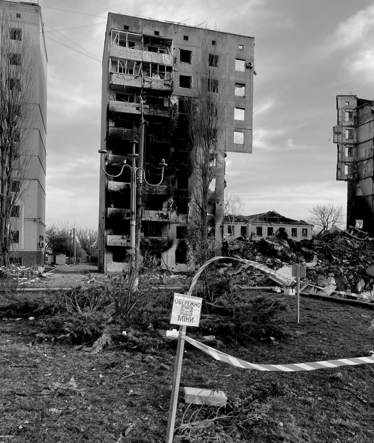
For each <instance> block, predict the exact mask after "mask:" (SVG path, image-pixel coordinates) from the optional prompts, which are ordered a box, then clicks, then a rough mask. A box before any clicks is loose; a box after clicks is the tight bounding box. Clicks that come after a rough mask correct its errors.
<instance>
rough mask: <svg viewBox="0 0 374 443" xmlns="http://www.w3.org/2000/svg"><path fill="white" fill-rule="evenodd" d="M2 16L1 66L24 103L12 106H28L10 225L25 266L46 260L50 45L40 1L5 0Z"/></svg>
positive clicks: (0, 1) (15, 258) (15, 257)
mask: <svg viewBox="0 0 374 443" xmlns="http://www.w3.org/2000/svg"><path fill="white" fill-rule="evenodd" d="M0 19H1V23H2V32H1V33H0V35H1V37H0V39H3V41H1V42H0V44H1V51H2V52H1V60H2V61H1V63H2V64H3V67H4V66H5V65H6V64H8V65H9V66H8V67H7V69H8V71H7V72H8V73H7V74H4V72H5V71H4V72H3V71H2V72H3V74H4V78H3V81H4V82H7V84H8V85H9V89H10V90H11V91H14V88H15V89H16V90H17V91H21V92H22V93H20V94H19V95H18V96H17V94H16V93H14V100H15V101H16V100H18V101H19V103H16V104H15V105H14V109H13V111H12V112H17V106H19V107H22V108H23V109H22V110H21V111H20V115H22V123H20V127H19V128H17V131H19V132H20V135H19V137H20V143H22V150H21V158H20V159H18V160H17V161H18V163H17V165H16V167H15V173H14V177H13V179H12V184H11V186H12V191H14V192H13V194H14V195H17V200H16V201H15V205H14V206H13V207H12V211H11V219H10V223H9V227H8V229H10V230H11V231H12V244H11V251H10V260H11V262H13V263H18V264H23V265H25V266H32V265H41V264H44V248H45V243H44V241H45V239H44V236H45V200H46V192H45V177H46V132H47V51H46V45H45V39H44V26H43V20H42V13H41V7H40V5H39V2H38V1H35V0H34V1H27V2H26V1H20V0H18V1H17V0H13V1H9V0H0ZM6 75H8V76H11V77H12V78H5V76H6ZM4 84H5V83H4ZM25 91H26V93H25V94H24V92H25ZM20 97H21V98H20ZM25 97H27V100H26V101H25ZM26 109H27V111H26ZM2 124H4V122H2ZM13 142H14V140H13Z"/></svg>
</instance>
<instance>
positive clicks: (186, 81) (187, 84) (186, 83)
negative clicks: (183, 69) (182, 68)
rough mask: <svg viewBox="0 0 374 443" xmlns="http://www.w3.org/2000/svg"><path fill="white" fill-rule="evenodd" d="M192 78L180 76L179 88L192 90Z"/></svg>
mask: <svg viewBox="0 0 374 443" xmlns="http://www.w3.org/2000/svg"><path fill="white" fill-rule="evenodd" d="M191 84H192V77H191V76H190V75H180V76H179V86H180V87H181V88H188V89H191Z"/></svg>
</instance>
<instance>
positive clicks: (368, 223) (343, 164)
mask: <svg viewBox="0 0 374 443" xmlns="http://www.w3.org/2000/svg"><path fill="white" fill-rule="evenodd" d="M336 108H337V125H336V126H334V143H337V150H338V159H337V170H336V179H337V180H343V181H346V182H347V227H349V226H353V227H355V228H358V229H363V230H365V231H367V232H368V233H369V234H370V235H371V236H373V235H374V223H373V218H374V199H373V196H374V174H373V173H374V168H373V166H374V165H373V159H374V154H373V146H374V101H373V100H367V99H361V98H358V97H357V96H356V95H338V96H337V97H336Z"/></svg>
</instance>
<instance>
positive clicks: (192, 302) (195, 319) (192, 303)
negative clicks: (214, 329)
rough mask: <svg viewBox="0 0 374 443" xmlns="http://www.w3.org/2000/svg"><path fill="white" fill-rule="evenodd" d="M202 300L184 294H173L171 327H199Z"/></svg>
mask: <svg viewBox="0 0 374 443" xmlns="http://www.w3.org/2000/svg"><path fill="white" fill-rule="evenodd" d="M202 302H203V299H202V298H200V297H192V296H190V295H185V294H174V300H173V309H172V311H171V319H170V323H171V324H172V325H182V326H199V322H200V313H201V305H202Z"/></svg>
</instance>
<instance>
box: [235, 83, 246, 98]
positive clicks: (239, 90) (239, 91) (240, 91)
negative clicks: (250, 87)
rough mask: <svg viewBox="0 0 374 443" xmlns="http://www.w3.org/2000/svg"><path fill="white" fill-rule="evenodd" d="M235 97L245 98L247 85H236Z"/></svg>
mask: <svg viewBox="0 0 374 443" xmlns="http://www.w3.org/2000/svg"><path fill="white" fill-rule="evenodd" d="M235 95H236V96H237V97H244V96H245V85H243V84H242V83H235Z"/></svg>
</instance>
